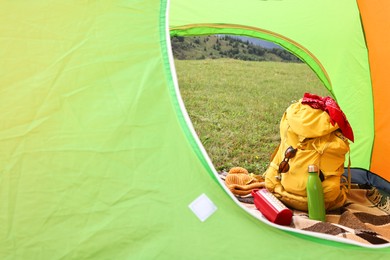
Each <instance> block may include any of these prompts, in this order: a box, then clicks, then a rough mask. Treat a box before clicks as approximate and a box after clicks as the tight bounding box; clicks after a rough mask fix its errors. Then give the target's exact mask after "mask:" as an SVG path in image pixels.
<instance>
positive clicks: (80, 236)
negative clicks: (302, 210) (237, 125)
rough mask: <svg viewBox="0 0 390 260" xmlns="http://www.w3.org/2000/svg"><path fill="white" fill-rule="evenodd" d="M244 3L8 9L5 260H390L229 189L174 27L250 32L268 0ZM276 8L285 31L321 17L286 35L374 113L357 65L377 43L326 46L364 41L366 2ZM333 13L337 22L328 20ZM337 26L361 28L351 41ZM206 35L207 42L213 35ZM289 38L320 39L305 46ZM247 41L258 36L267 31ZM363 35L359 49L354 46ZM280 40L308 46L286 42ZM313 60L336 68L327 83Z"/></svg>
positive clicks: (1, 21)
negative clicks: (197, 122)
mask: <svg viewBox="0 0 390 260" xmlns="http://www.w3.org/2000/svg"><path fill="white" fill-rule="evenodd" d="M245 2H246V4H244V3H240V5H238V4H237V2H235V1H234V2H233V1H231V2H228V3H226V2H222V1H218V2H206V1H203V0H202V1H172V2H171V3H170V5H169V3H168V2H167V1H165V0H163V1H108V0H103V1H55V0H51V1H49V0H48V1H46V0H43V1H3V2H2V4H1V8H0V91H1V95H0V99H1V100H0V106H1V110H0V111H1V116H0V124H1V127H0V169H1V170H0V223H1V225H0V258H1V259H246V258H248V259H249V258H254V257H261V258H275V259H290V258H293V257H294V258H297V259H313V258H320V259H329V258H335V259H337V258H339V257H340V256H342V257H343V258H345V259H355V258H356V257H367V258H375V259H384V258H385V257H387V256H388V255H389V253H390V249H389V248H365V247H359V246H356V245H349V244H343V243H339V242H335V241H329V240H326V239H320V238H316V237H313V236H307V235H303V234H298V233H294V232H291V231H285V230H279V229H277V228H275V227H272V226H269V225H267V224H264V223H263V222H261V221H259V220H257V219H255V218H254V217H252V216H251V215H250V214H248V213H247V212H246V211H244V210H243V209H242V208H240V207H239V206H238V205H237V204H236V203H235V202H234V201H233V200H232V199H231V197H230V196H229V195H228V193H227V192H226V191H225V190H224V189H223V187H222V186H221V185H220V184H219V183H218V182H217V181H216V178H215V177H214V173H215V172H214V169H213V167H212V165H211V163H210V161H209V159H208V158H207V155H206V154H205V153H204V151H203V148H202V146H201V145H200V143H199V141H198V139H197V137H196V136H195V135H194V132H193V130H192V127H191V125H190V123H189V122H188V116H187V115H186V112H185V110H183V106H182V101H181V100H180V97H179V93H178V92H177V87H178V86H177V84H176V79H175V76H174V68H173V66H172V60H171V59H172V56H171V54H170V49H169V45H170V43H169V34H170V32H169V27H171V29H172V30H171V33H178V34H183V35H186V34H187V33H188V34H192V33H193V32H190V31H187V29H188V30H192V27H191V28H187V29H186V30H183V28H182V27H181V26H185V25H188V24H195V23H196V24H201V23H206V24H214V23H218V24H219V23H222V22H224V21H225V18H226V17H227V18H226V22H225V23H227V24H250V23H248V22H247V21H246V19H249V17H254V18H253V19H255V18H256V17H258V16H259V13H258V12H257V11H256V9H255V7H258V6H257V5H258V4H259V3H262V2H267V1H253V0H252V1H245ZM268 2H270V3H272V4H271V5H270V6H273V7H272V8H271V9H268V10H267V11H275V15H271V13H269V14H267V13H266V12H265V13H262V15H267V16H266V17H264V18H267V19H264V21H268V23H275V26H276V24H278V21H282V20H283V19H281V18H282V17H285V16H286V15H287V14H288V16H289V17H291V18H298V17H301V18H302V17H304V18H306V19H309V18H311V19H312V20H315V19H319V21H320V22H319V23H318V24H317V23H316V24H315V25H316V26H315V28H312V26H304V28H302V25H300V24H299V23H298V20H292V22H291V23H284V26H286V27H284V26H282V25H279V28H278V29H280V30H277V28H275V32H277V33H278V34H277V35H285V38H286V39H290V38H291V39H293V38H294V39H295V41H296V42H300V43H301V45H302V46H306V48H307V49H310V50H311V53H312V54H313V55H311V54H309V53H307V52H305V51H303V52H302V57H304V58H305V59H306V61H307V63H308V64H311V67H312V68H313V70H316V71H317V73H318V75H319V77H320V78H321V79H322V80H323V82H324V84H325V85H326V86H327V87H328V88H330V89H331V90H332V91H333V92H334V94H335V96H336V97H337V99H338V101H339V102H340V103H341V104H345V103H347V101H348V99H349V98H350V97H346V96H343V95H339V94H338V91H341V90H339V89H336V88H334V89H333V88H332V86H335V85H343V82H344V81H348V82H353V84H356V86H359V87H360V86H362V89H361V90H359V91H360V92H359V96H362V99H361V102H362V104H363V105H364V106H363V107H364V109H365V108H367V107H368V108H370V105H371V100H370V97H371V95H370V89H366V88H364V86H365V85H364V82H366V81H369V74H368V72H367V71H368V68H367V67H366V65H364V64H363V65H362V64H355V63H354V62H352V61H353V60H354V59H357V60H364V59H367V53H366V52H367V51H366V49H365V48H364V46H360V48H359V46H358V47H356V49H353V50H351V52H350V53H336V54H338V55H334V54H335V53H334V52H331V53H326V52H325V53H323V52H322V51H320V50H319V49H318V48H320V47H318V46H316V45H317V44H318V43H319V42H321V41H322V40H323V41H325V40H326V42H327V44H329V45H330V46H333V45H337V44H349V43H350V42H351V41H354V40H356V39H359V41H360V40H362V37H363V34H362V31H361V28H360V27H359V26H358V25H353V21H354V20H356V19H359V17H358V15H359V14H358V10H357V9H356V3H355V2H354V1H343V2H337V3H336V1H329V3H327V4H322V5H320V4H319V2H318V1H313V2H315V3H312V1H305V4H298V2H297V1H268ZM317 2H318V3H317ZM282 4H286V6H285V7H283V8H282ZM317 4H318V5H317ZM331 5H333V7H334V6H337V7H338V8H331ZM304 7H305V8H304ZM315 7H317V8H315ZM320 7H321V8H320ZM324 7H327V8H328V9H324ZM237 8H242V10H239V9H237ZM308 10H310V12H308ZM314 10H315V11H316V13H314ZM330 10H331V11H332V12H331V13H332V15H328V17H327V18H326V17H325V15H320V14H322V13H326V12H327V11H330ZM347 11H348V12H347ZM169 13H170V15H171V16H170V15H168V14H169ZM336 15H342V16H343V18H342V19H343V21H345V20H346V21H350V22H347V23H345V26H346V27H345V28H344V27H342V30H341V31H339V29H341V27H340V26H339V25H340V20H337V19H335V18H333V17H334V16H336ZM233 17H237V18H233ZM331 17H332V18H331ZM336 17H337V16H336ZM170 19H172V20H171V21H170ZM321 19H327V20H326V21H327V22H331V24H330V25H328V26H331V29H333V33H336V32H337V37H339V38H338V39H335V38H332V37H331V38H329V36H327V35H324V34H323V33H322V32H321V33H315V32H318V30H320V31H322V30H325V26H322V27H317V26H318V25H319V24H321V22H325V21H321ZM340 19H341V18H340ZM351 19H352V21H351ZM312 20H310V19H309V20H307V21H306V24H311V21H312ZM256 26H257V25H256ZM299 27H300V28H301V29H298V28H299ZM358 27H359V28H358ZM199 28H200V30H201V33H211V32H212V30H210V29H207V30H205V31H203V29H202V26H200V27H199ZM226 28H227V32H231V33H239V31H237V29H231V28H230V27H229V26H227V27H226ZM259 28H262V27H260V26H259ZM283 28H284V29H283ZM336 28H337V29H338V30H335V29H336ZM290 30H293V31H295V32H296V31H300V30H305V34H307V35H310V34H314V33H315V35H316V36H315V37H309V36H307V37H304V38H302V39H298V38H296V37H293V36H292V35H293V33H292V32H291V33H289V31H290ZM241 31H242V33H243V35H250V36H252V35H253V36H258V34H259V33H261V32H258V31H256V30H248V29H247V28H243V30H241ZM213 32H215V33H219V32H221V31H220V30H219V29H217V30H215V31H213ZM261 35H262V37H264V38H267V37H274V36H275V35H274V36H272V35H271V36H264V35H265V34H261ZM351 35H354V36H355V37H356V38H355V37H353V38H352V39H350V38H349V37H350V36H351ZM302 37H303V36H302ZM333 37H336V36H333ZM276 38H277V39H280V38H279V37H276ZM276 38H275V41H279V40H277V39H276ZM267 39H268V38H267ZM310 39H311V40H315V42H313V43H311V41H310ZM340 39H342V41H341V40H340ZM344 40H346V42H345V43H344ZM278 43H279V44H281V45H283V46H287V47H288V48H295V49H296V47H294V46H295V45H293V44H292V45H290V44H288V42H286V41H284V40H283V39H282V40H280V42H278ZM298 49H299V48H298ZM298 49H297V52H299V50H298ZM326 49H327V50H328V48H326ZM313 57H318V58H320V60H322V61H323V62H322V66H323V67H324V68H326V71H327V74H329V75H328V76H327V74H326V73H325V71H322V70H321V66H319V65H318V63H316V62H315V59H314V58H313ZM339 59H343V60H344V59H345V62H347V63H348V64H350V66H351V67H350V69H351V70H353V71H355V72H356V71H357V72H359V76H356V77H355V76H353V75H349V76H348V77H350V78H346V77H345V76H343V75H339V74H338V70H339V69H340V68H337V67H336V68H334V67H332V65H331V64H332V63H333V62H336V61H335V60H339ZM336 64H340V63H338V62H336ZM321 71H322V72H321ZM329 79H331V80H332V81H331V82H330V81H329ZM348 85H349V84H348ZM345 87H346V88H347V89H346V90H345V93H348V92H349V91H350V90H349V89H348V86H347V85H346V86H345ZM359 89H360V88H359ZM356 109H357V113H359V118H360V119H361V120H364V121H365V122H368V123H367V124H368V125H369V124H371V121H372V120H373V119H372V112H370V111H360V110H359V109H361V108H360V107H357V108H356ZM348 117H353V116H351V115H348ZM351 121H353V124H357V125H360V126H359V129H361V132H358V133H357V135H358V136H362V137H361V138H363V140H365V138H368V139H370V138H373V137H372V135H371V136H370V135H369V134H367V133H369V131H370V128H368V127H367V129H366V128H365V126H364V125H363V123H361V124H360V123H359V122H357V118H355V119H353V118H351ZM366 135H367V136H368V137H363V136H366ZM364 143H365V142H364V141H360V144H361V145H363V144H364ZM366 149H367V150H366ZM356 150H357V151H356V156H357V157H359V156H361V157H362V160H361V166H362V167H363V166H367V167H368V164H369V162H368V161H366V157H365V156H364V155H360V154H361V152H362V151H363V152H362V153H363V154H367V153H369V151H370V148H369V147H368V148H366V147H365V146H363V147H360V148H357V149H356ZM367 167H363V168H367ZM202 194H205V195H206V196H207V197H208V198H210V200H211V201H212V202H213V203H214V205H215V206H216V208H217V209H216V211H215V212H214V214H212V215H211V216H210V217H209V218H207V219H206V220H205V221H200V220H199V219H198V218H197V217H196V216H195V215H194V213H193V212H192V211H191V209H190V208H189V205H190V204H191V203H192V202H193V201H194V200H195V199H196V198H198V197H199V196H200V195H202ZM206 209H207V207H206Z"/></svg>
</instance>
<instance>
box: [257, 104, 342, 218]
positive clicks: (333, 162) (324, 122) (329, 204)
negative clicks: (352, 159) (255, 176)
mask: <svg viewBox="0 0 390 260" xmlns="http://www.w3.org/2000/svg"><path fill="white" fill-rule="evenodd" d="M301 101H302V99H301V100H300V101H299V102H296V103H293V104H292V105H290V106H289V107H288V108H287V110H286V111H285V113H284V115H283V117H282V119H281V122H280V137H281V143H280V145H279V147H278V148H277V150H276V153H275V154H274V157H273V159H272V161H271V163H270V165H269V167H268V169H267V170H266V172H265V173H264V179H265V186H266V188H267V189H268V190H269V191H271V192H272V193H273V194H274V195H275V196H276V197H278V198H279V199H280V200H281V201H282V202H283V203H285V204H286V205H287V206H289V207H292V208H295V209H298V210H303V211H307V194H306V182H307V178H308V166H309V165H310V164H316V165H318V167H319V169H320V173H321V174H320V175H323V176H321V177H322V187H323V191H324V200H325V208H326V209H327V210H333V209H336V208H339V207H341V206H343V205H344V203H345V201H346V199H347V192H348V188H347V187H346V182H345V178H342V174H343V173H344V163H345V156H346V154H347V153H348V152H349V141H348V139H347V138H346V137H345V136H344V135H343V134H342V132H341V131H340V129H339V126H338V124H337V123H334V122H332V120H331V118H330V116H329V114H328V113H327V112H326V111H323V110H321V109H315V108H312V107H311V106H309V105H306V104H302V103H301ZM286 151H287V152H286ZM291 151H293V152H294V153H292V154H291ZM279 166H280V167H282V166H283V167H285V168H284V171H285V172H283V173H280V171H281V170H279ZM347 183H348V181H347Z"/></svg>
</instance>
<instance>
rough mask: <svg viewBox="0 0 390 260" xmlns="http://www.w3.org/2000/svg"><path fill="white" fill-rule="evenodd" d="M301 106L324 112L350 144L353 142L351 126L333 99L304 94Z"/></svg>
mask: <svg viewBox="0 0 390 260" xmlns="http://www.w3.org/2000/svg"><path fill="white" fill-rule="evenodd" d="M302 104H306V105H309V106H311V107H312V108H315V109H321V110H323V111H326V112H327V113H328V114H329V116H330V122H331V123H332V125H334V124H335V123H337V125H338V126H339V127H340V130H341V132H343V135H344V136H345V137H347V138H348V139H349V140H351V141H352V142H353V141H354V137H353V131H352V128H351V125H350V124H349V122H348V120H347V117H346V116H345V114H344V113H343V111H342V110H341V108H340V107H339V105H338V104H337V103H336V101H335V100H334V99H333V98H331V97H320V96H317V95H314V94H310V93H305V95H304V96H303V99H302Z"/></svg>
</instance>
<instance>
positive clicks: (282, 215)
mask: <svg viewBox="0 0 390 260" xmlns="http://www.w3.org/2000/svg"><path fill="white" fill-rule="evenodd" d="M252 196H253V198H254V203H255V206H256V208H257V209H258V210H259V211H260V212H261V213H262V214H263V215H264V216H265V217H266V218H267V219H268V220H269V221H271V222H273V223H275V224H278V225H284V226H289V225H290V224H291V220H292V216H293V212H292V210H290V209H289V208H287V207H286V206H285V205H284V204H283V203H282V202H281V201H280V200H278V199H277V198H276V197H275V196H274V195H273V194H272V193H271V192H269V191H268V190H267V189H260V190H253V191H252Z"/></svg>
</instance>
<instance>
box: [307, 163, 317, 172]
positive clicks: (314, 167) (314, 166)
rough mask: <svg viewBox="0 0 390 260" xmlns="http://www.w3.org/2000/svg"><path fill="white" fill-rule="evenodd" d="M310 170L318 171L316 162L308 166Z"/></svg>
mask: <svg viewBox="0 0 390 260" xmlns="http://www.w3.org/2000/svg"><path fill="white" fill-rule="evenodd" d="M307 171H308V172H318V166H317V165H315V164H311V165H309V166H308V167H307Z"/></svg>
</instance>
